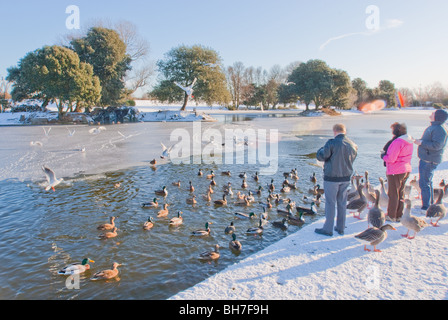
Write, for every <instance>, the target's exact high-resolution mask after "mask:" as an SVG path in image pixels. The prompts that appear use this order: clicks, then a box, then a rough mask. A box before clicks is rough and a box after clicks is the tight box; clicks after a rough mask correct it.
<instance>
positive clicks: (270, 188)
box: [269, 179, 275, 192]
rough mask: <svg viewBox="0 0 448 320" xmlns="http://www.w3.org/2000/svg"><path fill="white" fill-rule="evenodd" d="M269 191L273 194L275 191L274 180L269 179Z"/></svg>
mask: <svg viewBox="0 0 448 320" xmlns="http://www.w3.org/2000/svg"><path fill="white" fill-rule="evenodd" d="M269 190H270V191H271V192H273V191H274V190H275V186H274V179H271V183H270V184H269Z"/></svg>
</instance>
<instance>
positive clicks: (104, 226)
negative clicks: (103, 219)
mask: <svg viewBox="0 0 448 320" xmlns="http://www.w3.org/2000/svg"><path fill="white" fill-rule="evenodd" d="M113 228H115V217H110V223H104V224H101V225H99V226H98V227H97V229H98V230H112V229H113Z"/></svg>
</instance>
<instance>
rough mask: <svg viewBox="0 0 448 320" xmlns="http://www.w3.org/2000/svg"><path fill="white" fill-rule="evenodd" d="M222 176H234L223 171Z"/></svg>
mask: <svg viewBox="0 0 448 320" xmlns="http://www.w3.org/2000/svg"><path fill="white" fill-rule="evenodd" d="M221 175H222V176H228V177H230V176H232V174H231V173H230V171H223V172H221Z"/></svg>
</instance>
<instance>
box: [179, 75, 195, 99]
mask: <svg viewBox="0 0 448 320" xmlns="http://www.w3.org/2000/svg"><path fill="white" fill-rule="evenodd" d="M197 80H198V79H197V78H194V80H193V83H192V84H191V85H190V86H189V87H184V86H182V85H180V84H179V83H177V82H174V84H176V85H177V86H178V87H179V88H181V89H182V90H184V91H185V93H186V94H187V95H188V96H191V95H192V94H193V91H194V90H193V87H194V85H195V84H196V81H197Z"/></svg>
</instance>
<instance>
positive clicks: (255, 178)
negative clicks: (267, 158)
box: [253, 172, 260, 182]
mask: <svg viewBox="0 0 448 320" xmlns="http://www.w3.org/2000/svg"><path fill="white" fill-rule="evenodd" d="M253 178H254V180H255V181H257V182H258V181H259V180H260V176H259V175H258V172H255V175H254V176H253Z"/></svg>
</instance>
